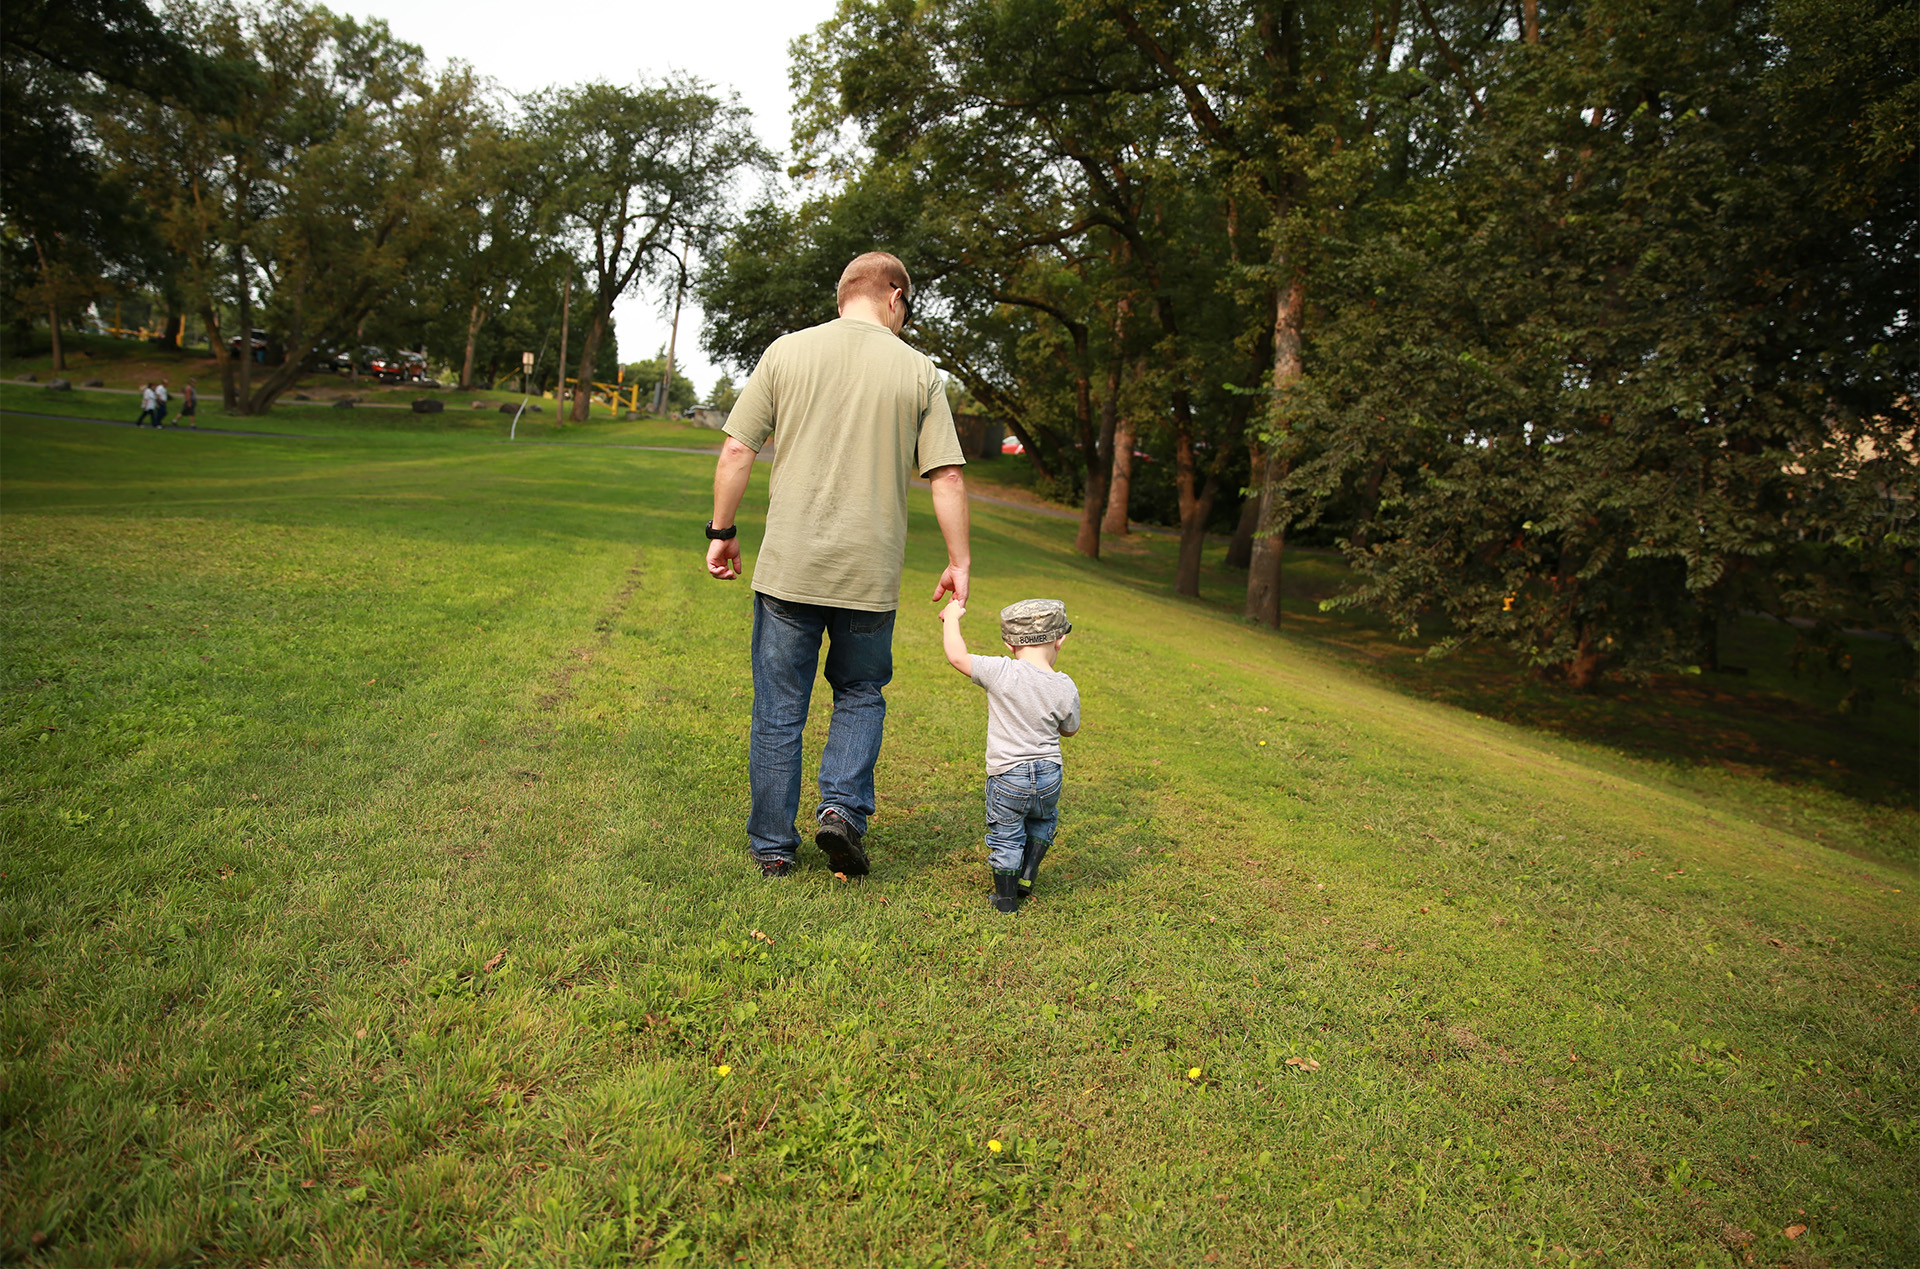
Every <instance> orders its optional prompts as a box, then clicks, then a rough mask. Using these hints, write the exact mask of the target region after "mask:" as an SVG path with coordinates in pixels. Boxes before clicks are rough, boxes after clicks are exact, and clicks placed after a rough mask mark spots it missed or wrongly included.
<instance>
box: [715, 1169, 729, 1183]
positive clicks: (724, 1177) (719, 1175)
mask: <svg viewBox="0 0 1920 1269" xmlns="http://www.w3.org/2000/svg"><path fill="white" fill-rule="evenodd" d="M713 1179H714V1181H715V1183H717V1184H719V1185H732V1184H733V1175H732V1174H731V1173H728V1172H716V1173H714V1174H713Z"/></svg>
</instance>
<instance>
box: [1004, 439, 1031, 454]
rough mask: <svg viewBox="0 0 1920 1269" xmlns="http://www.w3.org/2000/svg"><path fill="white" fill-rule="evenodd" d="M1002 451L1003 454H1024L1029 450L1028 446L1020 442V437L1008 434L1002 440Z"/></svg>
mask: <svg viewBox="0 0 1920 1269" xmlns="http://www.w3.org/2000/svg"><path fill="white" fill-rule="evenodd" d="M1000 452H1001V453H1002V454H1024V453H1026V452H1027V447H1026V446H1025V445H1022V444H1021V443H1020V438H1019V437H1017V436H1008V437H1007V438H1006V439H1005V440H1003V441H1001V442H1000Z"/></svg>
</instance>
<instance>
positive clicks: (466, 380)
mask: <svg viewBox="0 0 1920 1269" xmlns="http://www.w3.org/2000/svg"><path fill="white" fill-rule="evenodd" d="M485 320H487V315H486V314H485V313H483V312H481V311H480V301H479V300H475V301H474V302H473V307H472V308H471V309H469V310H468V312H467V356H466V360H465V361H462V362H461V363H460V390H461V391H462V392H471V391H473V344H474V341H475V340H476V339H478V338H479V336H480V323H481V322H484V321H485Z"/></svg>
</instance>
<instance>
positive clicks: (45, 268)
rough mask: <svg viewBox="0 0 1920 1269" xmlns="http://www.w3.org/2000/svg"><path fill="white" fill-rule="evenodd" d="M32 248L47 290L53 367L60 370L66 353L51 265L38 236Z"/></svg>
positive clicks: (48, 330)
mask: <svg viewBox="0 0 1920 1269" xmlns="http://www.w3.org/2000/svg"><path fill="white" fill-rule="evenodd" d="M33 250H34V254H35V255H37V256H39V257H40V285H41V286H43V287H45V288H46V292H47V337H48V338H49V339H51V340H52V341H53V368H54V370H55V371H61V370H65V369H66V368H67V354H66V350H65V349H63V348H61V346H60V306H59V305H58V304H57V303H55V302H54V299H53V295H54V291H53V266H52V265H50V264H48V263H47V252H46V248H44V247H42V246H41V245H40V240H39V239H38V238H35V239H34V240H33Z"/></svg>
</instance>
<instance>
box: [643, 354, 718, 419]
mask: <svg viewBox="0 0 1920 1269" xmlns="http://www.w3.org/2000/svg"><path fill="white" fill-rule="evenodd" d="M666 369H667V361H666V358H665V357H652V358H649V359H647V360H646V361H630V362H628V363H627V364H626V366H625V370H626V376H627V378H626V382H628V383H630V384H634V383H637V384H639V385H640V400H641V402H642V403H643V404H644V403H646V402H650V401H652V400H653V394H654V392H655V391H656V390H657V389H658V388H659V386H660V376H661V375H662V374H664V373H666ZM699 400H700V394H699V392H698V391H697V390H696V389H695V388H694V386H693V381H692V380H691V379H689V378H687V377H686V376H685V375H683V374H681V373H680V368H679V367H677V366H676V367H674V371H673V381H672V382H671V383H670V384H669V385H668V386H667V413H668V414H669V415H676V416H677V415H678V414H679V413H680V412H681V411H683V410H690V409H692V408H693V407H694V406H695V405H696V404H698V403H699Z"/></svg>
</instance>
